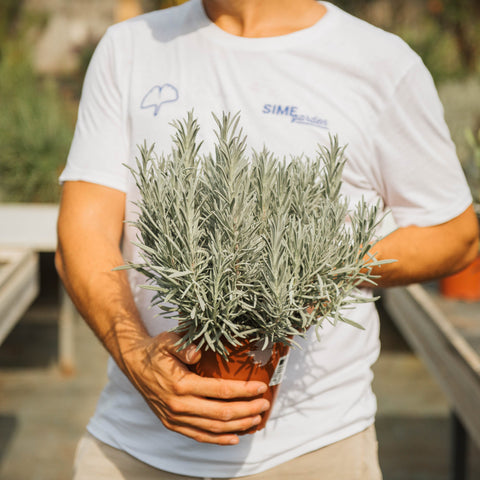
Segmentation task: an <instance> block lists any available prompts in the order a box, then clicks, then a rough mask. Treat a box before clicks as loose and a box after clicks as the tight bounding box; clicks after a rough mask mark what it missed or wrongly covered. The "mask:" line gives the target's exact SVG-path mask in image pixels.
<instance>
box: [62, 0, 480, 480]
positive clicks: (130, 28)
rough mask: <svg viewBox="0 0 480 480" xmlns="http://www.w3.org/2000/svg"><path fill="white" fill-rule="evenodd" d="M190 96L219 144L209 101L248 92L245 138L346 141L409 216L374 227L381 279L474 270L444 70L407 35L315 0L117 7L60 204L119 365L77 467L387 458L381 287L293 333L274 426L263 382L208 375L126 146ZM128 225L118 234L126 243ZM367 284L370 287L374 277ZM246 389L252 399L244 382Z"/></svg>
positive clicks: (77, 267) (82, 285) (134, 469)
mask: <svg viewBox="0 0 480 480" xmlns="http://www.w3.org/2000/svg"><path fill="white" fill-rule="evenodd" d="M192 108H193V109H194V111H195V115H196V116H197V117H198V119H199V122H200V125H201V127H202V130H201V135H203V137H204V138H203V140H204V146H203V148H204V150H205V151H207V150H208V149H209V148H211V146H212V144H213V141H214V138H213V135H212V134H211V133H210V132H211V130H212V127H213V119H212V117H211V112H214V113H216V114H221V112H222V111H231V112H234V113H235V112H237V111H241V122H242V126H243V127H244V129H245V133H246V134H247V137H248V143H249V146H250V147H252V148H257V149H258V148H261V147H262V146H263V144H264V143H265V144H266V145H267V146H268V147H269V148H271V149H273V150H274V151H275V153H277V154H278V155H290V154H293V155H298V154H301V153H305V154H307V155H313V154H314V152H315V150H316V147H317V144H319V143H320V144H328V135H329V134H337V135H338V136H339V138H340V142H341V143H342V144H348V149H347V156H348V158H349V160H348V162H347V165H346V168H345V171H344V186H343V189H344V194H345V195H347V196H348V197H349V199H350V200H351V202H352V203H353V202H356V201H358V200H359V199H360V198H362V197H363V198H364V199H365V200H366V201H367V202H369V203H376V202H377V201H378V200H382V201H383V202H384V204H385V207H386V208H387V209H389V210H391V212H392V215H393V217H394V219H395V221H396V223H397V225H398V228H397V229H396V230H395V231H394V232H393V233H391V234H390V235H388V236H386V237H385V238H383V239H382V240H380V241H379V242H378V243H377V244H376V246H375V250H376V254H377V258H379V259H386V258H394V259H396V260H397V262H395V263H392V264H388V265H384V266H382V267H381V268H380V269H378V271H377V272H376V273H378V274H379V275H380V278H379V281H378V283H379V285H380V286H391V285H402V284H408V283H411V282H417V281H422V280H427V279H432V278H436V277H439V276H442V275H446V274H449V273H452V272H455V271H458V270H460V269H461V268H463V267H464V266H466V265H467V264H468V263H469V262H470V261H471V260H472V259H473V258H474V255H475V254H476V252H477V249H478V245H477V236H478V232H477V223H476V218H475V215H474V213H473V209H472V207H471V198H470V194H469V191H468V188H467V186H466V183H465V179H464V177H463V175H462V172H461V168H460V167H459V164H458V161H457V159H456V157H455V150H454V147H453V145H452V142H451V140H450V138H449V134H448V130H447V128H446V126H445V124H444V121H443V116H442V108H441V105H440V103H439V101H438V98H437V96H436V92H435V89H434V86H433V82H432V80H431V78H430V76H429V75H428V73H427V72H426V70H425V67H424V66H423V64H422V63H421V61H420V59H419V58H418V57H417V56H416V55H415V54H414V53H413V52H412V51H411V50H410V49H409V48H408V47H407V46H406V45H405V44H404V43H403V42H402V41H401V40H399V39H398V38H397V37H395V36H393V35H390V34H387V33H385V32H382V31H380V30H378V29H376V28H374V27H372V26H370V25H368V24H366V23H364V22H362V21H360V20H358V19H355V18H353V17H351V16H350V15H347V14H346V13H344V12H342V11H341V10H340V9H338V8H337V7H335V6H334V5H332V4H330V3H317V2H316V1H314V0H296V1H295V2H292V1H290V0H262V1H259V0H203V3H202V1H201V0H191V1H190V2H188V3H186V4H184V5H181V6H178V7H175V8H172V9H168V10H165V11H161V12H154V13H152V14H148V15H145V16H141V17H138V18H135V19H133V20H131V21H127V22H125V23H122V24H119V25H116V26H114V27H112V28H111V29H109V31H108V32H107V34H106V35H105V37H104V38H103V40H102V41H101V42H100V44H99V46H98V48H97V51H96V53H95V55H94V57H93V59H92V62H91V65H90V68H89V71H88V73H87V76H86V79H85V85H84V90H83V95H82V101H81V106H80V110H79V118H78V124H77V129H76V133H75V137H74V140H73V143H72V148H71V151H70V155H69V159H68V164H67V167H66V169H65V171H64V172H63V174H62V176H61V180H62V181H63V182H64V189H63V196H62V203H61V210H60V217H59V223H58V232H59V249H58V254H57V257H56V263H57V268H58V271H59V273H60V275H61V277H62V280H63V281H64V283H65V285H66V288H67V290H68V291H69V293H70V295H71V296H72V298H73V300H74V302H75V304H76V305H77V307H78V309H79V311H80V313H81V314H82V316H83V317H84V318H85V320H86V321H87V323H88V324H89V325H90V327H91V328H92V329H93V331H94V332H95V333H96V335H97V336H98V337H99V339H100V340H101V341H102V343H103V344H104V345H105V347H106V348H107V350H108V351H109V352H110V355H111V361H110V363H109V382H108V385H107V386H106V388H105V390H104V392H103V393H102V396H101V398H100V400H99V403H98V407H97V411H96V413H95V415H94V417H93V418H92V419H91V421H90V423H89V426H88V430H89V432H90V433H88V434H87V435H86V436H85V437H84V439H82V442H81V443H80V446H79V449H78V452H77V458H76V466H75V470H76V473H75V479H76V480H81V479H86V478H89V479H91V478H96V479H97V478H112V479H116V478H128V479H130V478H132V479H140V478H159V479H180V478H212V477H215V478H231V477H237V476H247V478H252V479H267V478H268V479H276V478H289V479H290V478H296V479H302V478H305V479H307V478H322V479H323V480H325V479H330V478H331V479H336V480H340V479H346V480H355V479H368V480H376V479H379V478H381V473H380V470H379V468H378V459H377V453H376V440H375V433H374V428H373V422H374V415H375V407H376V404H375V397H374V395H373V393H372V391H371V388H370V383H371V378H372V374H371V370H370V367H371V365H372V363H373V362H374V361H375V360H376V358H377V356H378V352H379V340H378V317H377V315H376V312H375V309H374V307H373V305H372V304H365V305H362V306H360V307H358V308H357V309H356V310H355V312H353V313H352V319H354V320H355V321H357V322H358V323H361V324H362V325H363V326H364V328H365V331H364V332H360V331H358V330H356V329H354V328H352V327H350V326H348V325H337V326H336V327H334V328H333V327H331V328H330V327H329V326H326V327H325V328H324V330H323V333H322V335H323V337H322V342H320V343H318V342H317V341H316V340H315V338H314V336H313V337H312V336H311V335H310V336H308V338H307V339H306V340H305V341H304V342H302V346H303V349H302V350H300V349H296V350H294V351H293V352H292V354H291V358H290V361H289V364H288V367H287V373H286V378H285V380H284V382H283V384H282V386H281V390H280V393H279V397H278V399H277V402H276V404H275V406H274V411H273V414H272V417H271V419H270V420H269V422H268V424H267V427H266V428H265V429H264V430H262V431H260V432H258V433H256V434H254V435H245V436H242V437H239V436H238V435H237V434H235V433H232V432H238V431H242V430H247V429H249V428H250V427H251V426H252V425H255V424H257V423H258V422H259V420H260V414H261V413H262V412H263V411H264V410H265V409H266V408H267V407H268V403H267V402H266V401H264V400H262V399H258V398H255V396H256V395H258V394H259V393H261V392H263V391H264V390H265V388H266V385H264V384H262V383H260V382H239V381H232V380H214V379H208V378H201V377H198V376H196V375H194V374H193V373H191V372H190V371H189V369H188V365H190V364H193V363H195V362H196V361H198V359H199V357H200V353H199V352H195V349H194V348H193V347H192V348H188V349H187V350H185V351H182V352H177V351H176V349H175V348H174V344H175V342H176V341H177V339H178V337H177V336H176V335H174V334H172V333H168V332H167V330H168V329H169V328H170V327H171V326H172V325H171V323H169V321H168V320H167V319H164V318H161V317H160V318H159V317H158V316H156V314H157V312H155V311H153V310H152V309H149V308H148V307H149V301H150V297H149V296H148V292H146V291H145V290H142V289H140V288H139V285H141V284H142V283H143V282H144V279H142V278H141V277H140V276H139V275H138V274H137V273H135V272H130V276H129V277H128V278H127V276H126V275H125V274H124V273H122V272H118V271H115V272H113V271H112V269H113V268H114V267H116V266H118V265H121V264H123V263H124V262H125V260H124V258H125V259H127V260H135V258H136V256H137V255H138V253H137V252H136V251H135V248H134V247H133V245H132V243H131V241H132V240H134V239H135V231H133V229H132V227H130V226H128V224H127V226H125V224H124V220H125V219H126V220H131V219H132V218H134V214H133V213H132V212H133V211H134V210H135V208H134V207H133V206H132V203H131V202H132V201H134V200H135V198H136V196H137V195H138V193H137V192H136V191H135V188H134V185H133V181H132V179H131V178H130V176H129V174H128V170H127V169H126V168H124V167H123V166H122V164H123V163H128V164H131V165H133V162H134V158H135V156H136V155H137V147H136V145H137V144H141V143H143V142H144V141H146V142H147V144H151V143H153V142H155V143H156V145H157V148H158V150H167V151H168V150H169V147H170V135H171V134H172V132H173V130H172V126H171V125H170V122H171V121H172V120H174V119H179V118H184V117H185V115H186V113H187V112H188V111H190V110H191V109H192ZM121 243H122V248H120V244H121ZM369 294H371V293H370V292H369V291H368V290H367V289H365V295H369ZM248 398H251V400H247V399H248Z"/></svg>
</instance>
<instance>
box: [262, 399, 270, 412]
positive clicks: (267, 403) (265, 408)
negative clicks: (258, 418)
mask: <svg viewBox="0 0 480 480" xmlns="http://www.w3.org/2000/svg"><path fill="white" fill-rule="evenodd" d="M269 408H270V403H269V402H267V401H265V403H264V404H263V405H262V412H265V411H266V410H268V409H269Z"/></svg>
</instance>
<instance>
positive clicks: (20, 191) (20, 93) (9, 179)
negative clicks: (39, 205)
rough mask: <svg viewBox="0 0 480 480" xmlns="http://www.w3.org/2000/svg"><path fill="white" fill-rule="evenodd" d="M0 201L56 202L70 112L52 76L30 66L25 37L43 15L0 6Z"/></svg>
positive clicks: (6, 0) (6, 2)
mask: <svg viewBox="0 0 480 480" xmlns="http://www.w3.org/2000/svg"><path fill="white" fill-rule="evenodd" d="M0 19H1V23H0V39H1V43H0V79H1V80H0V105H2V111H1V115H0V201H4V202H5V201H8V202H16V201H23V202H55V201H57V200H58V197H59V187H58V175H59V172H60V169H61V167H62V165H63V163H64V162H65V158H66V154H67V151H68V147H69V144H70V141H71V137H72V133H73V123H74V115H73V112H72V109H71V108H70V109H69V108H68V105H67V104H66V103H65V102H64V101H63V99H62V96H61V94H60V90H59V88H58V85H57V83H56V82H55V79H53V78H48V77H45V78H42V77H40V76H39V75H38V74H37V73H36V72H35V71H34V69H33V66H32V59H31V48H30V42H31V41H32V39H33V38H34V37H35V35H36V33H37V32H38V31H40V30H41V28H42V26H43V24H44V22H45V20H46V19H45V17H44V16H41V15H28V14H26V13H25V11H24V10H23V9H22V2H18V1H17V0H2V3H1V5H0Z"/></svg>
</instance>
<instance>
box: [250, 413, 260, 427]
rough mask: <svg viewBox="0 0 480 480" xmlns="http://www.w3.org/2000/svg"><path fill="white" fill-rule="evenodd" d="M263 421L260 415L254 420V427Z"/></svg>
mask: <svg viewBox="0 0 480 480" xmlns="http://www.w3.org/2000/svg"><path fill="white" fill-rule="evenodd" d="M261 421H262V417H261V416H260V415H257V416H256V417H255V418H254V419H253V420H252V427H253V426H255V425H258V424H259V423H260V422H261Z"/></svg>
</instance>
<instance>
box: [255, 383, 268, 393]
mask: <svg viewBox="0 0 480 480" xmlns="http://www.w3.org/2000/svg"><path fill="white" fill-rule="evenodd" d="M266 391H267V386H266V385H265V384H263V385H262V386H261V387H258V390H257V393H258V394H261V393H265V392H266Z"/></svg>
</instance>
